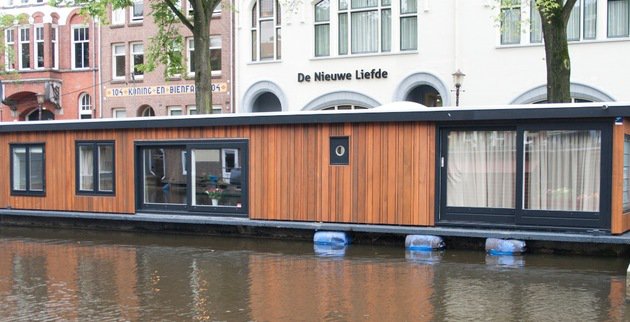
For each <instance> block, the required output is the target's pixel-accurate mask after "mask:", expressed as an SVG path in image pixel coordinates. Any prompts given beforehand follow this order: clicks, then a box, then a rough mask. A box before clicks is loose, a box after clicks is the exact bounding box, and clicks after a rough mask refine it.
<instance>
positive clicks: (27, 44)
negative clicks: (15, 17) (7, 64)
mask: <svg viewBox="0 0 630 322" xmlns="http://www.w3.org/2000/svg"><path fill="white" fill-rule="evenodd" d="M19 50H20V53H19V55H20V69H29V68H31V30H30V28H29V27H25V28H20V44H19Z"/></svg>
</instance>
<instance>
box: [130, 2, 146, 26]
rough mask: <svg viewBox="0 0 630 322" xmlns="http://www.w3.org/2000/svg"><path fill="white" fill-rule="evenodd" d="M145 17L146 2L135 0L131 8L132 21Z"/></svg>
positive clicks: (138, 20)
mask: <svg viewBox="0 0 630 322" xmlns="http://www.w3.org/2000/svg"><path fill="white" fill-rule="evenodd" d="M143 19H144V3H143V0H134V2H133V6H132V8H131V21H132V22H140V21H142V20H143Z"/></svg>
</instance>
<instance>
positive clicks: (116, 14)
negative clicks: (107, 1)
mask: <svg viewBox="0 0 630 322" xmlns="http://www.w3.org/2000/svg"><path fill="white" fill-rule="evenodd" d="M124 24H125V8H118V9H112V26H117V25H124Z"/></svg>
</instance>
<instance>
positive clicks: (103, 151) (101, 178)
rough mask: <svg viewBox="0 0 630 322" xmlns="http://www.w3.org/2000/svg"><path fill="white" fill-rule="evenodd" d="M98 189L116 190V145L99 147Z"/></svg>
mask: <svg viewBox="0 0 630 322" xmlns="http://www.w3.org/2000/svg"><path fill="white" fill-rule="evenodd" d="M98 171H99V173H98V190H99V191H114V146H113V145H110V144H108V145H101V146H99V147H98Z"/></svg>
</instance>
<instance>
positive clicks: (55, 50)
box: [50, 25, 59, 69]
mask: <svg viewBox="0 0 630 322" xmlns="http://www.w3.org/2000/svg"><path fill="white" fill-rule="evenodd" d="M57 39H59V28H57V26H56V25H54V26H51V27H50V45H51V46H52V50H51V53H52V55H53V57H52V68H53V69H59V43H58V41H57Z"/></svg>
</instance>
